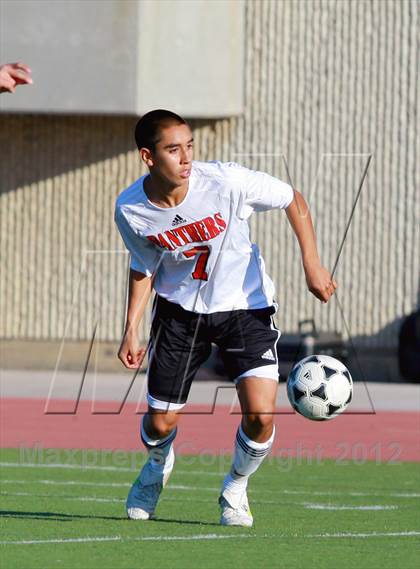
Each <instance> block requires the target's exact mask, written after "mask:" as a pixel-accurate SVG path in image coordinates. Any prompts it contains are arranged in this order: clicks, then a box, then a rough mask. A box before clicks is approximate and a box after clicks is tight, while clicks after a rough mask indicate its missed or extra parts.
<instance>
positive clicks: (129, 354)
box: [118, 332, 147, 369]
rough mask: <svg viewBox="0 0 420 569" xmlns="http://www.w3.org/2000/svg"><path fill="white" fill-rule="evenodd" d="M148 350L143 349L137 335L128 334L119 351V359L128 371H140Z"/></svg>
mask: <svg viewBox="0 0 420 569" xmlns="http://www.w3.org/2000/svg"><path fill="white" fill-rule="evenodd" d="M146 352H147V349H146V348H141V347H140V345H139V341H138V338H137V334H135V333H130V332H126V334H125V335H124V338H123V341H122V342H121V346H120V349H119V351H118V359H120V360H121V361H122V363H123V364H124V365H125V367H126V368H128V369H138V368H139V367H140V366H141V364H142V363H143V360H144V357H145V355H146Z"/></svg>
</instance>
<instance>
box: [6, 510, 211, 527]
mask: <svg viewBox="0 0 420 569" xmlns="http://www.w3.org/2000/svg"><path fill="white" fill-rule="evenodd" d="M0 517H2V518H15V519H31V520H42V521H51V522H71V521H72V520H112V521H123V522H133V520H129V519H128V518H127V517H126V516H92V515H82V514H64V513H62V512H22V511H20V512H18V511H14V510H0ZM150 522H154V523H157V522H158V523H166V524H167V523H171V524H183V525H197V526H219V525H220V524H217V523H213V522H200V521H194V520H176V519H167V518H157V517H156V518H152V519H151V520H150Z"/></svg>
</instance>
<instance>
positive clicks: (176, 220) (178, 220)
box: [172, 214, 187, 227]
mask: <svg viewBox="0 0 420 569" xmlns="http://www.w3.org/2000/svg"><path fill="white" fill-rule="evenodd" d="M185 221H187V220H186V219H183V218H182V217H181V216H180V215H178V214H176V216H175V217H174V218H173V220H172V227H174V226H175V225H179V224H180V223H184V222H185Z"/></svg>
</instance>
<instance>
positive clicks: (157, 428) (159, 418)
mask: <svg viewBox="0 0 420 569" xmlns="http://www.w3.org/2000/svg"><path fill="white" fill-rule="evenodd" d="M177 422H178V417H177V416H176V415H175V414H173V413H153V414H149V420H148V425H147V430H148V432H149V434H150V436H152V437H154V438H156V439H163V438H164V437H166V436H168V435H169V434H170V433H171V432H172V431H173V430H174V429H175V427H176V425H177Z"/></svg>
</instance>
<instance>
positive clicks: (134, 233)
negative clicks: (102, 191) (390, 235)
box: [115, 110, 337, 527]
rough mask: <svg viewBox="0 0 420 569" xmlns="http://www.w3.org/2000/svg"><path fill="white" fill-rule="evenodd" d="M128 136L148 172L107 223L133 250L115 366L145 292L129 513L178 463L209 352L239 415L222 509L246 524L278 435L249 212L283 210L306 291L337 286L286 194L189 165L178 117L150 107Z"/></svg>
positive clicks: (274, 185) (297, 203) (261, 181)
mask: <svg viewBox="0 0 420 569" xmlns="http://www.w3.org/2000/svg"><path fill="white" fill-rule="evenodd" d="M135 139H136V143H137V146H138V149H139V152H140V157H141V159H142V160H143V162H144V163H145V164H146V166H147V167H148V170H149V173H148V174H146V175H145V176H142V177H141V178H140V179H138V180H136V181H135V182H134V183H133V184H132V185H131V186H130V187H128V188H127V189H126V190H124V191H123V192H122V193H121V194H120V195H119V196H118V198H117V201H116V208H115V221H116V224H117V226H118V229H119V231H120V233H121V236H122V238H123V240H124V243H125V245H126V247H127V249H128V250H129V252H130V253H131V261H130V279H129V298H128V306H127V318H126V326H125V332H124V336H123V340H122V343H121V346H120V350H119V354H118V356H119V358H120V360H121V361H122V362H123V364H124V365H125V366H126V367H127V368H129V369H136V368H138V367H139V366H140V365H141V363H142V361H143V359H144V356H145V349H141V348H140V347H139V341H138V335H137V330H138V325H139V322H140V320H141V318H142V315H143V313H144V309H145V307H146V304H147V301H148V300H149V298H150V294H151V292H152V289H154V290H155V292H156V296H155V298H154V303H153V314H152V326H151V333H150V339H149V344H148V358H149V361H148V371H147V381H148V391H147V401H148V411H147V413H146V414H145V415H144V416H143V419H142V424H141V438H142V441H143V443H144V445H145V446H146V449H147V450H148V453H149V456H148V460H147V462H146V464H145V465H144V467H143V468H142V470H141V472H140V474H139V476H138V478H137V480H136V481H135V482H134V484H133V486H132V488H131V490H130V492H129V495H128V498H127V515H128V517H129V518H131V519H135V520H147V519H149V518H151V517H152V516H153V515H154V512H155V508H156V505H157V502H158V499H159V495H160V493H161V491H162V488H163V487H164V485H165V484H166V482H167V480H168V478H169V475H170V474H171V471H172V469H173V465H174V450H173V444H174V440H175V437H176V434H177V423H178V418H179V412H180V410H181V409H182V408H183V407H184V405H185V403H186V402H187V398H188V393H189V390H190V387H191V383H192V381H193V379H194V376H195V374H196V372H197V370H198V368H199V366H200V365H201V364H202V363H203V362H204V361H205V360H206V359H207V358H208V356H209V354H210V349H211V343H212V342H213V343H215V344H216V345H217V346H218V347H219V348H220V353H221V357H222V359H223V361H224V365H225V367H226V371H227V373H228V375H229V377H230V378H231V379H232V380H233V381H234V382H235V384H236V389H237V393H238V398H239V402H240V405H241V410H242V421H241V424H240V425H239V426H238V430H237V434H236V441H235V449H234V456H233V462H232V467H231V469H230V472H229V473H228V474H227V476H226V477H225V479H224V481H223V485H222V489H221V493H220V497H219V504H220V507H221V519H220V523H221V524H222V525H235V526H247V527H250V526H252V523H253V518H252V515H251V511H250V509H249V505H248V499H247V484H248V480H249V477H250V476H251V475H252V474H253V473H254V472H255V471H256V470H257V469H258V467H259V466H260V465H261V463H262V462H263V460H264V458H265V457H266V456H267V454H268V453H269V452H270V449H271V446H272V444H273V439H274V435H275V427H274V425H273V412H274V409H275V401H276V392H277V387H278V379H279V370H278V360H277V353H276V345H277V341H278V339H279V335H280V333H279V332H278V330H277V329H276V328H275V326H274V324H273V314H275V312H276V304H275V303H274V302H273V295H274V286H273V283H272V281H271V279H270V278H269V277H268V275H267V274H266V272H265V268H264V261H263V258H262V256H261V254H260V252H259V250H258V247H257V246H256V245H255V244H252V243H251V241H250V237H249V227H248V222H247V220H248V218H249V216H250V215H251V214H252V213H253V212H259V211H266V210H270V209H274V208H283V209H285V210H286V214H287V217H288V219H289V221H290V223H291V225H292V227H293V230H294V232H295V234H296V236H297V238H298V241H299V245H300V249H301V252H302V262H303V267H304V270H305V275H306V281H307V284H308V287H309V290H310V291H311V292H312V293H313V294H314V295H315V296H316V297H317V298H318V299H320V300H321V301H323V302H327V301H328V300H329V298H330V297H331V295H332V294H333V293H334V290H335V288H336V286H337V284H336V282H335V281H334V280H333V279H332V278H331V275H330V273H329V272H328V271H327V270H326V269H325V268H324V267H323V266H322V265H321V262H320V259H319V256H318V252H317V246H316V239H315V233H314V229H313V225H312V221H311V217H310V214H309V210H308V207H307V204H306V202H305V200H304V199H303V197H302V196H301V194H300V193H299V192H297V191H294V190H293V189H292V188H291V186H290V185H288V184H286V183H284V182H282V181H280V180H278V179H276V178H274V177H272V176H269V175H268V174H265V173H263V172H256V171H252V170H249V169H247V168H244V167H242V166H240V165H238V164H235V163H221V162H197V161H193V135H192V132H191V129H190V127H189V126H188V124H187V123H186V121H185V120H183V119H182V118H181V117H179V116H178V115H176V114H174V113H172V112H170V111H165V110H155V111H151V112H150V113H147V114H146V115H144V116H143V117H142V118H141V119H140V120H139V121H138V123H137V126H136V129H135Z"/></svg>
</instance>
